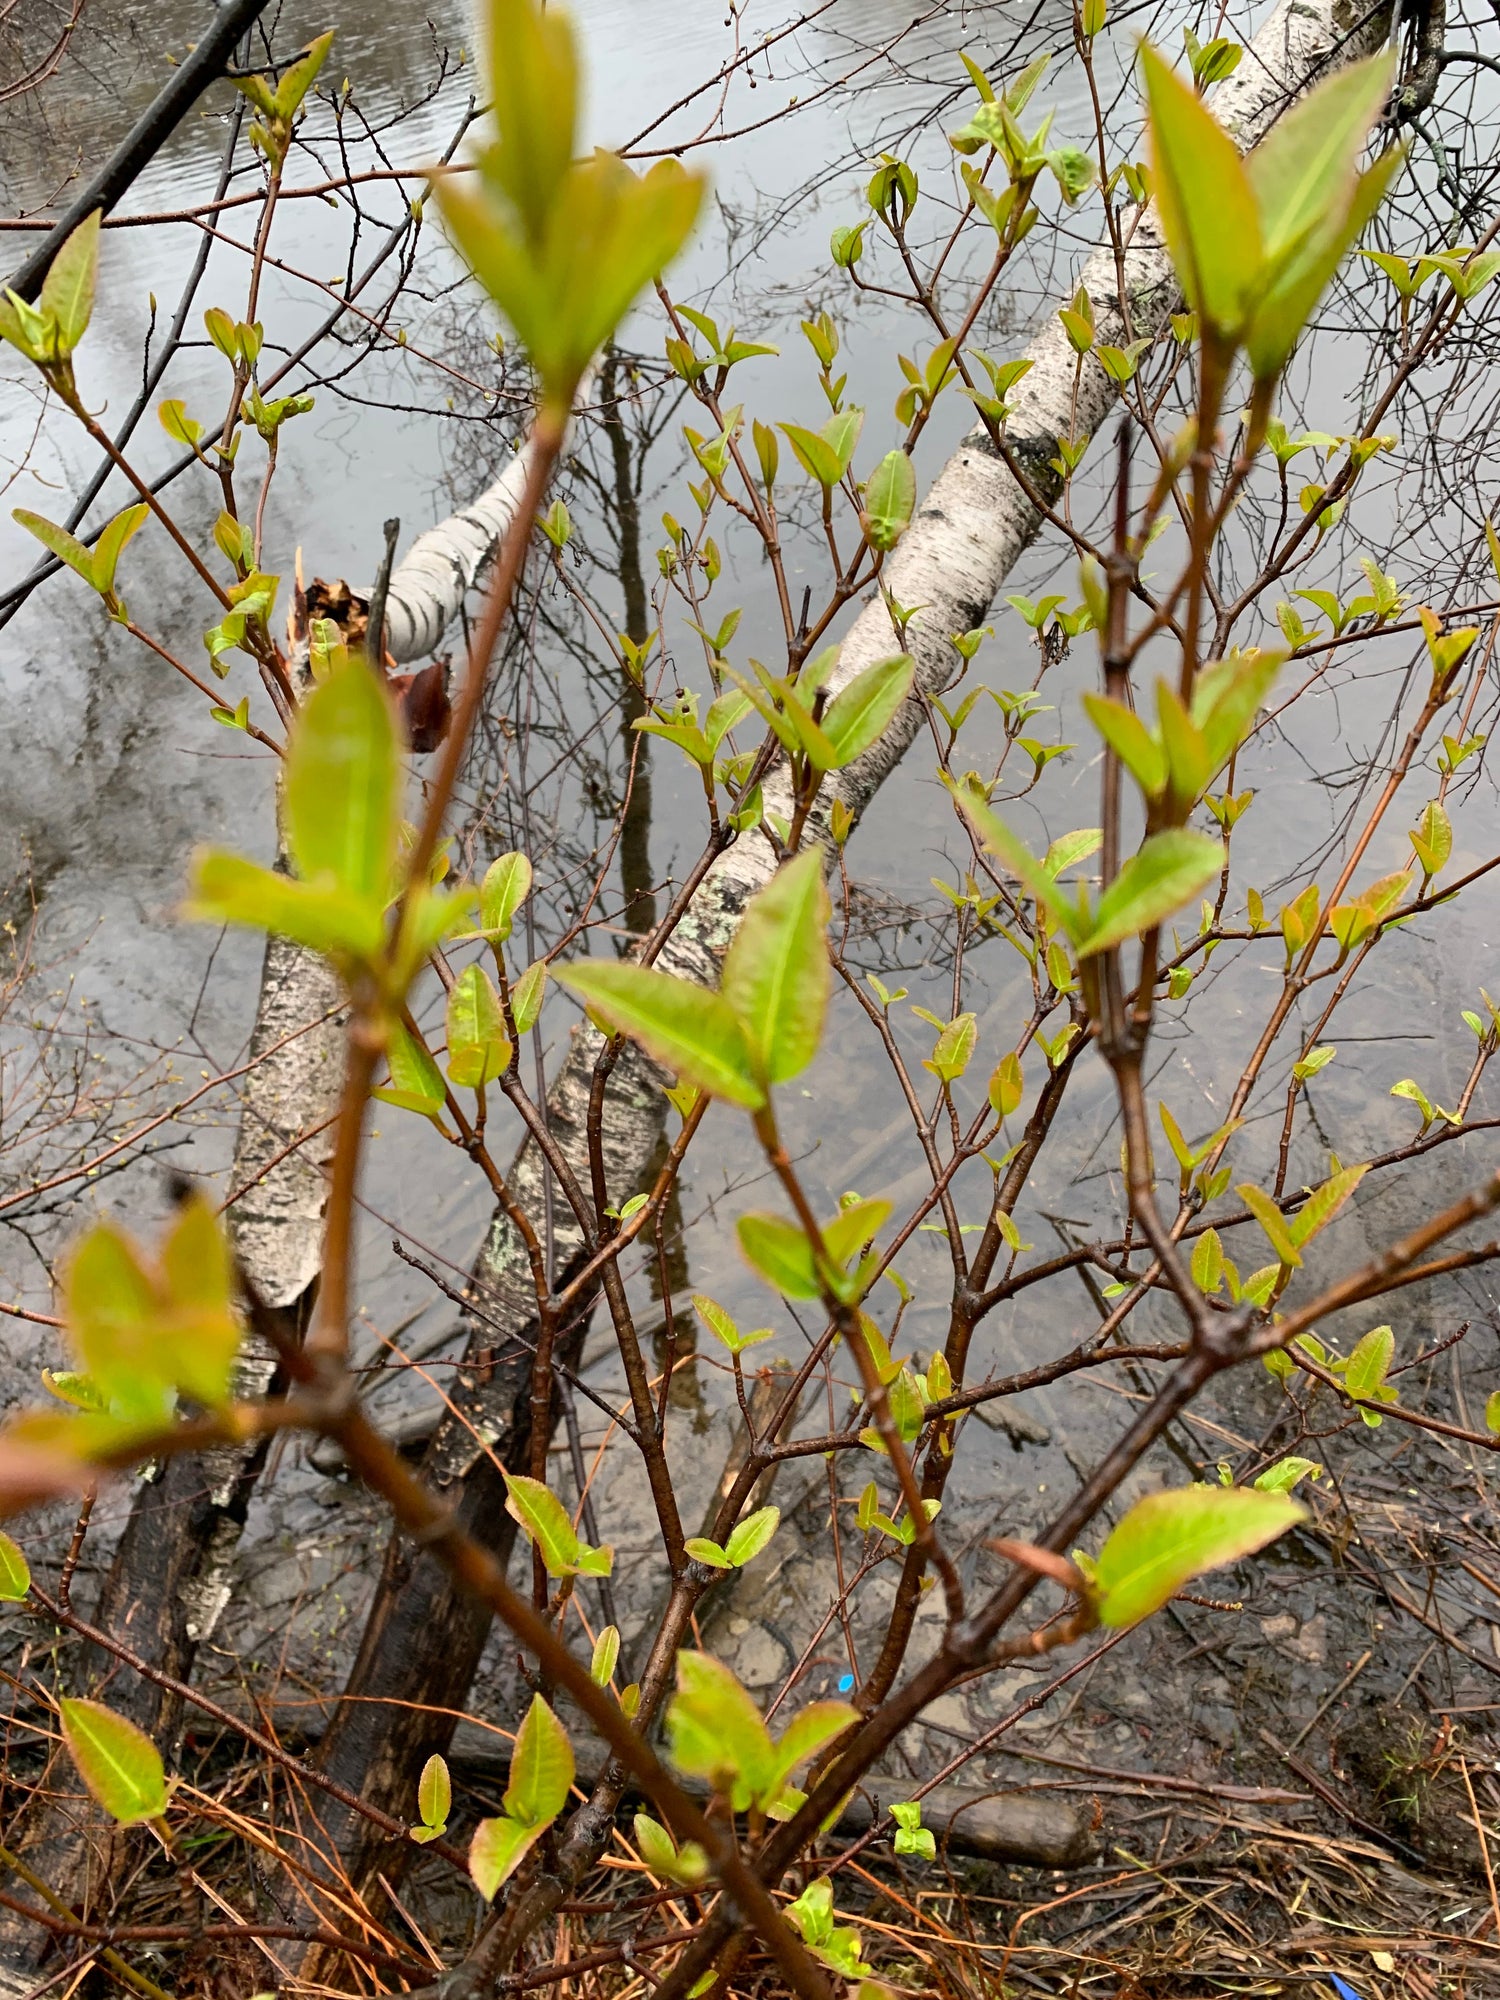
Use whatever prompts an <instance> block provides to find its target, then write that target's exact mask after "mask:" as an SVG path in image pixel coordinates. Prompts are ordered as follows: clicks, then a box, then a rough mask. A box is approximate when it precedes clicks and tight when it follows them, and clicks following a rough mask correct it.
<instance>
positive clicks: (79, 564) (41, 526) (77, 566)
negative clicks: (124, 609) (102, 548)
mask: <svg viewBox="0 0 1500 2000" xmlns="http://www.w3.org/2000/svg"><path fill="white" fill-rule="evenodd" d="M10 517H11V519H12V520H13V521H19V522H20V524H21V526H22V527H23V528H25V529H26V531H27V533H28V534H32V535H35V536H36V538H37V540H38V541H39V542H40V543H41V544H42V545H43V547H44V548H48V549H50V550H51V551H52V553H53V555H55V556H57V557H58V558H59V559H60V560H61V561H62V562H65V563H66V564H67V565H68V568H69V569H71V570H75V571H76V572H77V573H78V575H79V576H81V577H82V578H83V580H84V582H85V583H86V584H88V585H89V587H90V588H91V589H92V588H93V587H94V558H93V555H92V553H91V552H90V551H89V549H88V548H86V547H85V545H84V544H83V543H82V542H80V541H79V539H78V537H77V536H76V535H70V534H69V533H68V531H67V529H66V528H60V527H58V525H57V523H56V522H55V521H49V520H48V519H47V517H46V515H45V514H33V513H32V511H31V509H30V508H29V507H12V509H11V514H10Z"/></svg>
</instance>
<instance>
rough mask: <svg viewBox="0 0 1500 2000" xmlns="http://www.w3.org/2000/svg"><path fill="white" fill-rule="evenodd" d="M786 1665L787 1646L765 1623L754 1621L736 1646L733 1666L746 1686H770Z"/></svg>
mask: <svg viewBox="0 0 1500 2000" xmlns="http://www.w3.org/2000/svg"><path fill="white" fill-rule="evenodd" d="M786 1669H787V1650H786V1647H785V1646H783V1645H782V1643H781V1641H780V1640H779V1639H778V1638H777V1637H776V1635H775V1633H773V1632H768V1631H767V1630H766V1628H765V1626H764V1625H752V1626H750V1627H749V1629H748V1630H747V1631H746V1633H745V1635H744V1637H743V1638H742V1639H741V1640H740V1643H739V1645H738V1646H737V1647H736V1648H735V1654H734V1670H735V1672H736V1673H737V1674H738V1675H739V1677H740V1679H741V1680H742V1681H743V1682H744V1683H745V1685H746V1687H750V1688H757V1687H761V1688H763V1687H769V1686H770V1685H771V1683H772V1681H777V1680H780V1679H781V1676H782V1675H783V1674H784V1673H785V1672H786Z"/></svg>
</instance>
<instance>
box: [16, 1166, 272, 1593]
mask: <svg viewBox="0 0 1500 2000" xmlns="http://www.w3.org/2000/svg"><path fill="white" fill-rule="evenodd" d="M60 1289H61V1300H60V1302H61V1305H62V1308H63V1322H64V1326H65V1328H66V1334H67V1340H68V1343H69V1346H70V1348H71V1350H72V1353H73V1356H74V1358H75V1359H76V1362H77V1366H76V1367H74V1368H68V1369H63V1370H60V1371H58V1372H57V1373H53V1372H51V1371H50V1370H45V1371H43V1375H42V1382H43V1386H44V1387H45V1388H46V1389H47V1390H48V1391H49V1392H50V1394H51V1395H52V1396H53V1398H54V1399H55V1400H54V1403H53V1405H52V1406H51V1407H50V1408H47V1407H43V1408H36V1409H31V1410H27V1411H23V1412H22V1413H21V1414H20V1415H18V1416H16V1417H13V1418H12V1419H11V1420H10V1421H9V1422H8V1423H7V1424H6V1426H5V1429H4V1432H3V1434H0V1445H3V1475H0V1485H3V1488H4V1490H5V1492H6V1495H7V1497H11V1496H13V1495H20V1496H24V1498H26V1499H27V1500H30V1501H35V1500H39V1499H43V1498H49V1497H52V1496H54V1495H61V1494H65V1493H71V1492H75V1491H77V1490H78V1489H80V1488H81V1487H83V1486H86V1485H87V1484H88V1483H89V1481H90V1478H91V1476H92V1474H93V1472H94V1470H95V1469H97V1468H98V1467H99V1466H101V1465H107V1464H109V1463H112V1462H115V1461H120V1462H127V1461H128V1460H129V1458H130V1457H131V1455H132V1454H133V1453H136V1452H138V1451H140V1450H144V1449H145V1448H146V1446H147V1443H148V1441H149V1440H150V1439H152V1438H153V1437H155V1436H157V1435H159V1434H160V1433H161V1432H162V1431H163V1430H164V1429H166V1428H168V1427H170V1426H171V1425H172V1423H173V1422H174V1421H175V1418H176V1416H177V1412H178V1406H179V1399H182V1398H185V1399H186V1400H187V1401H188V1402H189V1403H191V1404H194V1405H197V1406H199V1407H200V1408H206V1409H211V1410H219V1411H225V1412H227V1411H228V1410H229V1408H230V1403H231V1394H232V1387H233V1370H234V1362H235V1357H236V1355H237V1354H238V1352H239V1346H240V1327H239V1322H238V1319H237V1317H236V1313H235V1306H234V1295H233V1278H232V1266H231V1261H230V1254H229V1247H228V1244H227V1243H226V1241H225V1238H224V1232H223V1230H222V1228H221V1227H220V1224H219V1219H218V1216H217V1214H216V1212H215V1210H214V1207H213V1205H212V1203H211V1202H209V1201H208V1200H207V1198H206V1197H205V1196H204V1195H202V1194H196V1193H195V1194H193V1195H191V1196H190V1197H189V1198H188V1199H187V1200H186V1201H185V1202H183V1203H182V1204H181V1206H180V1208H179V1209H178V1212H177V1214H176V1216H175V1217H174V1218H173V1220H172V1221H171V1223H170V1224H169V1225H168V1226H167V1228H166V1230H165V1231H164V1233H163V1235H162V1237H161V1240H160V1243H159V1245H158V1246H157V1247H156V1249H155V1250H154V1251H152V1250H148V1249H147V1248H145V1246H143V1245H141V1244H139V1243H137V1242H136V1241H135V1240H134V1239H133V1238H132V1237H130V1236H128V1235H127V1234H126V1233H125V1231H124V1230H122V1229H120V1228H119V1227H118V1226H117V1225H116V1224H114V1223H113V1222H98V1223H96V1224H95V1225H94V1226H93V1227H92V1228H91V1229H89V1230H88V1231H87V1232H86V1233H85V1234H84V1235H83V1236H82V1237H81V1238H80V1239H79V1241H78V1242H77V1243H76V1244H75V1245H74V1246H73V1248H72V1250H71V1251H70V1252H69V1254H68V1256H67V1259H66V1261H65V1263H64V1266H63V1271H62V1282H61V1288H60ZM59 1404H60V1405H62V1407H61V1408H59V1407H57V1405H59ZM7 1547H8V1548H9V1549H12V1550H13V1549H14V1544H7ZM17 1565H19V1567H17ZM0 1575H3V1576H4V1578H5V1587H4V1588H0V1595H4V1596H9V1595H12V1594H18V1595H19V1594H24V1590H25V1587H26V1583H25V1563H24V1560H23V1559H22V1558H21V1557H20V1553H19V1551H15V1558H14V1562H12V1560H11V1559H10V1558H9V1557H3V1556H0ZM12 1585H18V1586H19V1588H18V1589H17V1590H15V1591H13V1590H12V1588H11V1586H12Z"/></svg>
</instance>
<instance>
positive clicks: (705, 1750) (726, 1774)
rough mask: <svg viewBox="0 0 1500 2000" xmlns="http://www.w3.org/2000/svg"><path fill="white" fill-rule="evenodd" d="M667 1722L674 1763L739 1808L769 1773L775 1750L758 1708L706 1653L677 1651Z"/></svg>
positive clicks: (734, 1679)
mask: <svg viewBox="0 0 1500 2000" xmlns="http://www.w3.org/2000/svg"><path fill="white" fill-rule="evenodd" d="M666 1723H667V1744H668V1747H669V1749H670V1752H671V1757H672V1762H673V1763H674V1764H675V1765H676V1766H677V1769H678V1770H679V1771H681V1772H682V1773H683V1774H684V1775H685V1776H686V1777H690V1778H706V1779H707V1780H708V1782H709V1783H710V1784H711V1785H713V1786H714V1788H715V1789H716V1790H718V1791H724V1792H727V1793H729V1794H730V1796H731V1799H732V1800H733V1802H734V1803H735V1805H736V1806H737V1807H738V1808H739V1809H743V1808H744V1807H745V1806H748V1804H749V1803H750V1800H751V1799H752V1798H754V1797H756V1796H757V1794H758V1793H759V1792H760V1791H761V1790H762V1788H763V1787H764V1785H765V1784H766V1782H767V1780H768V1778H769V1777H770V1776H771V1774H772V1771H773V1769H774V1764H775V1754H776V1753H775V1751H774V1749H773V1748H772V1744H771V1738H770V1735H769V1733H768V1731H767V1729H766V1726H765V1724H764V1723H763V1722H762V1721H761V1719H760V1711H759V1709H758V1708H757V1707H756V1706H755V1703H754V1702H753V1701H752V1700H751V1698H750V1696H749V1695H748V1694H747V1693H746V1691H745V1689H744V1688H743V1687H742V1686H741V1685H740V1683H739V1681H738V1680H736V1678H735V1676H734V1675H733V1674H732V1673H731V1672H730V1670H729V1668H728V1667H726V1666H724V1665H723V1664H722V1663H721V1662H720V1661H718V1660H715V1659H711V1658H710V1657H709V1655H708V1654H707V1653H694V1652H686V1651H685V1652H680V1653H679V1654H678V1655H677V1692H676V1693H675V1694H674V1695H673V1697H672V1699H671V1701H670V1702H669V1703H668V1706H667V1718H666Z"/></svg>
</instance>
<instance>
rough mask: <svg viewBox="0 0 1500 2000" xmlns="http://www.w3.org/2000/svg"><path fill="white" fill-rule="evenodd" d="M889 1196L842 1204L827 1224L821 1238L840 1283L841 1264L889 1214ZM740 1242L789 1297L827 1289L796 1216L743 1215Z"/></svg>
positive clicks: (739, 1224)
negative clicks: (836, 1267) (791, 1219)
mask: <svg viewBox="0 0 1500 2000" xmlns="http://www.w3.org/2000/svg"><path fill="white" fill-rule="evenodd" d="M890 1212H891V1205H890V1203H889V1202H888V1201H859V1202H853V1203H851V1204H850V1205H849V1206H848V1207H847V1208H841V1209H840V1210H839V1212H838V1214H837V1215H836V1216H835V1217H834V1218H833V1220H832V1221H831V1222H828V1223H825V1224H824V1226H823V1232H822V1233H823V1242H824V1245H825V1246H826V1248H827V1250H828V1254H829V1256H830V1257H831V1258H832V1259H833V1260H834V1263H835V1264H836V1265H837V1266H838V1270H837V1271H835V1272H830V1273H828V1274H826V1275H827V1276H828V1278H829V1279H830V1281H831V1282H833V1283H834V1284H837V1282H838V1279H839V1276H840V1274H841V1273H842V1270H843V1266H844V1265H845V1264H846V1263H847V1261H848V1259H849V1258H850V1257H852V1256H853V1255H854V1253H855V1251H856V1250H858V1249H859V1248H860V1246H861V1244H863V1243H866V1242H868V1241H869V1239H870V1238H871V1237H872V1236H874V1234H875V1233H876V1231H877V1230H878V1229H879V1228H880V1227H881V1225H882V1224H883V1223H884V1222H885V1220H886V1218H887V1217H888V1216H889V1215H890ZM735 1228H736V1232H737V1234H738V1236H739V1239H740V1248H741V1250H742V1251H743V1252H744V1254H745V1256H746V1258H747V1259H748V1260H749V1262H750V1263H751V1264H752V1265H753V1266H754V1268H755V1269H756V1270H757V1271H758V1272H759V1273H760V1275H761V1276H762V1277H763V1278H764V1279H765V1280H766V1281H767V1283H768V1284H770V1285H772V1286H774V1287H775V1289H776V1290H777V1291H779V1292H781V1293H783V1294H784V1295H785V1296H786V1297H787V1298H789V1299H816V1298H820V1297H821V1296H822V1293H823V1284H822V1281H821V1280H820V1277H819V1273H818V1270H817V1267H816V1264H815V1263H814V1260H813V1249H812V1245H811V1243H809V1242H808V1240H807V1237H806V1235H805V1234H804V1232H803V1231H802V1229H801V1228H800V1227H799V1226H798V1224H797V1223H795V1222H789V1221H787V1219H786V1218H785V1217H784V1216H780V1215H759V1214H752V1215H742V1216H741V1217H740V1219H739V1221H738V1222H737V1223H736V1225H735Z"/></svg>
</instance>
